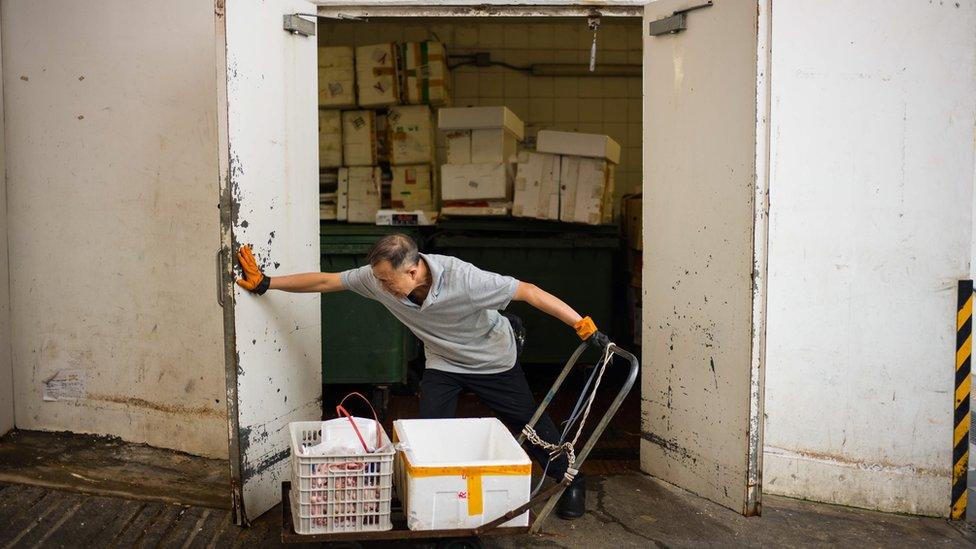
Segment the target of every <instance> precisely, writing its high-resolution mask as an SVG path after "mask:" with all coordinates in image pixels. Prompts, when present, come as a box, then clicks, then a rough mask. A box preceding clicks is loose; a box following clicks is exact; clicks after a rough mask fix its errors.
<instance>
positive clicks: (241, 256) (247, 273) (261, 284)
mask: <svg viewBox="0 0 976 549" xmlns="http://www.w3.org/2000/svg"><path fill="white" fill-rule="evenodd" d="M237 261H238V262H239V263H240V264H241V270H242V271H243V272H244V278H238V279H237V280H236V281H235V282H237V285H238V286H240V287H241V288H244V289H245V290H247V291H249V292H253V293H256V294H258V295H261V294H263V293H264V292H266V291H268V286H270V285H271V277H270V276H265V274H264V273H262V272H261V268H260V267H258V262H257V261H255V260H254V254H252V253H251V247H250V246H241V248H240V249H239V250H238V251H237Z"/></svg>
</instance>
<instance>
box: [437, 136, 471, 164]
mask: <svg viewBox="0 0 976 549" xmlns="http://www.w3.org/2000/svg"><path fill="white" fill-rule="evenodd" d="M444 141H445V142H446V143H447V163H448V164H470V163H471V130H449V131H447V132H446V133H445V134H444Z"/></svg>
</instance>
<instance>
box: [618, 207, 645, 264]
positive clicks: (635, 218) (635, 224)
mask: <svg viewBox="0 0 976 549" xmlns="http://www.w3.org/2000/svg"><path fill="white" fill-rule="evenodd" d="M643 203H644V202H643V199H642V195H641V194H640V193H637V194H629V195H627V196H624V197H623V200H622V201H621V211H622V213H623V218H624V219H623V227H624V235H625V236H626V237H627V244H628V245H629V246H630V248H632V249H634V250H643V249H644V234H643V232H642V231H643V228H642V226H643V218H644V211H643Z"/></svg>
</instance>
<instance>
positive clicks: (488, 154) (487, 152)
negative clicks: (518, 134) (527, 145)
mask: <svg viewBox="0 0 976 549" xmlns="http://www.w3.org/2000/svg"><path fill="white" fill-rule="evenodd" d="M517 152H518V141H517V140H516V139H515V134H513V133H511V132H509V131H508V130H506V129H503V128H497V129H480V130H471V162H472V163H473V164H478V163H486V162H514V161H515V155H516V153H517Z"/></svg>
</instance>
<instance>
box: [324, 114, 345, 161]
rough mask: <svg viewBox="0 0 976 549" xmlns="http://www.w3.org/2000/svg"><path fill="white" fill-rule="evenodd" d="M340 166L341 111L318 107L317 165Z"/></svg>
mask: <svg viewBox="0 0 976 549" xmlns="http://www.w3.org/2000/svg"><path fill="white" fill-rule="evenodd" d="M339 166H342V111H338V110H332V109H319V167H320V168H338V167H339Z"/></svg>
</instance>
